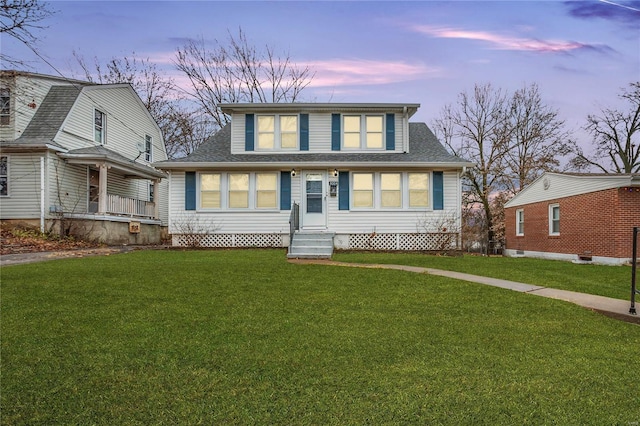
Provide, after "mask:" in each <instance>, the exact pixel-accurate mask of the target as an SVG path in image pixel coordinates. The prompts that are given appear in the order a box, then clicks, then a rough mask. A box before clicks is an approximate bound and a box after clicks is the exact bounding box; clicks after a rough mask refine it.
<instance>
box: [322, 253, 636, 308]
mask: <svg viewBox="0 0 640 426" xmlns="http://www.w3.org/2000/svg"><path fill="white" fill-rule="evenodd" d="M333 259H334V260H338V261H343V262H354V263H385V264H399V265H411V266H421V267H425V268H435V269H444V270H448V271H457V272H465V273H468V274H475V275H481V276H485V277H492V278H500V279H505V280H510V281H517V282H522V283H526V284H534V285H540V286H543V287H550V288H557V289H561V290H570V291H577V292H580V293H588V294H597V295H599V296H606V297H613V298H615V299H623V300H629V298H630V294H631V267H630V266H607V265H588V264H587V265H584V264H583V265H580V264H574V263H571V262H565V261H560V260H556V261H553V260H543V259H532V258H509V257H501V256H500V257H483V256H472V255H465V256H462V257H456V256H428V255H423V254H402V253H364V252H351V253H350V252H342V253H340V252H339V253H336V254H334V256H333ZM638 285H639V286H640V283H638Z"/></svg>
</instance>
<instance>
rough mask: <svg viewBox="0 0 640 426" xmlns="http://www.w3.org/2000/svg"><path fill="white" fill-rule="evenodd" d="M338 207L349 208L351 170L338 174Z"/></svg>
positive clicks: (341, 208)
mask: <svg viewBox="0 0 640 426" xmlns="http://www.w3.org/2000/svg"><path fill="white" fill-rule="evenodd" d="M338 196H339V197H338V198H339V201H338V209H339V210H349V172H340V174H339V175H338Z"/></svg>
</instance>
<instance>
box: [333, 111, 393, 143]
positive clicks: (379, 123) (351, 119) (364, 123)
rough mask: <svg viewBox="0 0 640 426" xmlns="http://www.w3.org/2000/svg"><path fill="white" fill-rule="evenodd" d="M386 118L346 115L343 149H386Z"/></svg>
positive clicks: (344, 119)
mask: <svg viewBox="0 0 640 426" xmlns="http://www.w3.org/2000/svg"><path fill="white" fill-rule="evenodd" d="M383 120H384V116H382V115H345V116H344V117H343V125H344V132H343V142H342V144H343V147H344V148H345V149H384V137H383V132H384V124H383V123H384V121H383Z"/></svg>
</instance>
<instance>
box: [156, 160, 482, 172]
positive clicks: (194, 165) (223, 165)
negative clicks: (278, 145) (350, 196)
mask: <svg viewBox="0 0 640 426" xmlns="http://www.w3.org/2000/svg"><path fill="white" fill-rule="evenodd" d="M153 166H154V167H156V168H158V169H162V170H193V169H242V170H247V169H251V168H255V167H259V168H268V169H283V168H284V169H290V168H301V169H309V170H311V169H314V168H328V169H335V168H337V169H371V168H410V169H417V168H431V169H456V170H462V169H463V168H464V167H472V166H473V163H469V162H450V163H449V162H447V163H440V162H402V161H395V162H386V161H385V162H379V163H378V162H372V161H359V162H344V163H341V162H339V161H338V162H337V161H317V162H311V161H310V162H299V161H297V162H292V161H281V162H277V161H264V162H255V163H253V162H252V163H238V162H231V163H229V162H216V163H211V162H184V163H179V162H176V163H174V162H159V163H154V164H153Z"/></svg>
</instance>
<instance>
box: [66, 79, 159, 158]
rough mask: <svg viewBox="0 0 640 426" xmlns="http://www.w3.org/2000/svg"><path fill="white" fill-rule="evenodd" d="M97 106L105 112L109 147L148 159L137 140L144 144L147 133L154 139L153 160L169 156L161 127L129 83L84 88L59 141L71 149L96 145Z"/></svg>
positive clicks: (106, 139)
mask: <svg viewBox="0 0 640 426" xmlns="http://www.w3.org/2000/svg"><path fill="white" fill-rule="evenodd" d="M95 109H98V110H100V111H102V112H103V113H105V114H106V125H105V127H106V129H105V144H104V146H105V147H106V148H109V149H111V150H113V151H116V152H117V153H119V154H121V155H123V156H125V157H127V158H130V159H131V160H133V159H135V158H136V157H138V159H137V161H138V162H139V163H145V162H144V161H143V158H142V156H139V153H140V152H139V151H138V144H139V143H140V144H143V145H144V141H145V135H150V136H151V137H152V139H153V155H154V158H153V161H162V160H165V159H166V158H167V156H166V151H165V148H164V145H163V143H162V138H161V135H160V132H159V130H158V129H157V127H156V126H155V124H154V123H153V121H152V120H151V119H150V117H149V116H148V114H147V112H146V111H145V109H144V106H143V105H142V104H141V103H140V102H139V101H138V100H137V99H136V98H135V96H134V94H133V92H132V91H131V90H130V89H129V88H128V87H113V86H111V87H89V88H85V89H84V90H83V92H82V94H81V95H80V97H79V98H78V100H77V102H76V104H75V105H74V107H73V108H72V110H71V112H70V113H69V116H68V117H67V119H66V121H65V122H64V124H63V128H62V132H60V133H59V135H58V137H57V138H56V142H58V143H60V144H61V145H63V146H65V147H66V148H68V149H77V148H83V147H87V146H95V145H96V142H94V110H95Z"/></svg>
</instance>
